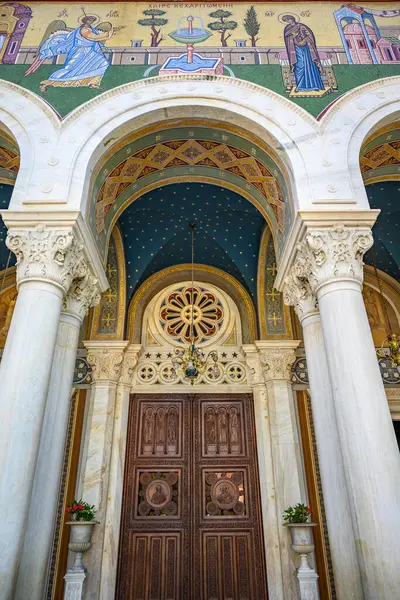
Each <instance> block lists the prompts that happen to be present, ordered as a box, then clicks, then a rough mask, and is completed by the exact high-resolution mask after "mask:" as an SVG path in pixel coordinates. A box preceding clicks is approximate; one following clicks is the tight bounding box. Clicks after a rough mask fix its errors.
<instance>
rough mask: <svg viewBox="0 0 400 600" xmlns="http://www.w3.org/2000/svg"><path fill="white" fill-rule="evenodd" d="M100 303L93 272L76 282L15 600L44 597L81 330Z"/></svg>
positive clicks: (57, 355) (66, 309)
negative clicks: (44, 501) (44, 507)
mask: <svg viewBox="0 0 400 600" xmlns="http://www.w3.org/2000/svg"><path fill="white" fill-rule="evenodd" d="M99 301H100V294H99V288H98V282H97V279H96V278H95V277H93V276H92V275H90V274H89V273H88V274H87V275H86V277H84V278H83V279H82V280H79V281H75V282H73V283H72V285H71V287H70V290H69V292H68V294H67V296H66V297H65V299H64V302H63V308H62V311H61V315H60V323H59V326H58V335H57V342H56V347H55V352H54V357H53V366H52V370H51V377H50V383H49V389H48V393H47V402H46V409H45V414H44V420H43V427H42V434H41V438H40V446H39V454H38V459H37V463H36V471H35V478H34V483H33V489H32V495H31V501H30V506H29V513H28V520H27V525H26V530H25V538H24V545H23V550H22V555H21V560H20V566H19V571H18V580H17V587H16V591H15V595H14V597H15V600H25V599H26V598H28V597H29V599H30V600H42V598H43V596H44V593H45V587H46V579H47V569H48V563H49V558H50V554H51V549H52V541H53V534H54V524H55V519H56V514H57V505H58V496H59V487H60V479H61V472H62V465H63V460H64V451H65V436H66V432H67V426H68V415H69V408H70V397H71V390H72V382H73V376H74V368H75V361H76V352H77V348H78V341H79V331H80V328H81V326H82V322H83V319H84V317H85V315H86V313H87V311H88V310H89V308H91V307H92V306H95V305H96V304H98V302H99ZM44 498H45V499H46V512H45V518H44V514H43V499H44Z"/></svg>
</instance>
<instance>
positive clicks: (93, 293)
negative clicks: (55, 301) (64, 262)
mask: <svg viewBox="0 0 400 600" xmlns="http://www.w3.org/2000/svg"><path fill="white" fill-rule="evenodd" d="M100 298H101V295H100V289H99V282H98V280H97V278H96V277H94V276H93V275H91V274H90V273H87V274H86V275H85V277H83V278H82V279H75V280H74V281H73V282H72V284H71V287H70V289H69V292H68V294H67V295H66V296H65V298H64V301H63V312H67V313H72V314H73V315H75V316H77V317H78V319H79V320H80V321H83V319H84V318H85V316H86V314H87V312H88V310H89V308H92V307H93V306H96V305H97V304H98V303H99V302H100Z"/></svg>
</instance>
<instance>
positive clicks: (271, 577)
mask: <svg viewBox="0 0 400 600" xmlns="http://www.w3.org/2000/svg"><path fill="white" fill-rule="evenodd" d="M243 352H244V353H245V355H246V363H247V370H248V375H249V380H250V383H251V386H252V390H253V400H254V420H255V425H256V435H257V454H258V472H259V478H260V494H261V510H262V518H263V532H264V548H265V562H266V567H267V583H268V597H269V599H270V600H284V587H283V575H282V564H281V553H280V528H281V515H280V514H279V513H278V510H277V504H276V491H275V476H274V460H273V453H272V441H271V427H270V417H269V408H268V399H267V389H266V385H265V381H264V377H263V372H262V365H261V360H260V354H259V352H258V350H257V348H256V347H255V346H254V345H250V344H249V345H246V346H243Z"/></svg>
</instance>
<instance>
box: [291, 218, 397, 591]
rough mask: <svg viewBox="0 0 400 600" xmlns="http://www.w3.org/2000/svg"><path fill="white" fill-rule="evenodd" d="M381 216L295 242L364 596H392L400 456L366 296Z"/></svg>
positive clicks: (312, 231)
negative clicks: (313, 312)
mask: <svg viewBox="0 0 400 600" xmlns="http://www.w3.org/2000/svg"><path fill="white" fill-rule="evenodd" d="M349 212H350V211H349ZM365 213H367V211H365ZM375 218H376V213H375V211H370V215H369V216H368V214H366V215H365V216H364V217H362V216H361V215H360V217H359V221H358V223H356V224H350V225H348V220H346V219H344V218H343V219H342V221H341V222H338V221H339V216H338V218H337V219H336V222H334V224H332V225H329V224H327V222H326V218H325V221H324V222H323V224H322V226H318V223H316V222H314V223H313V224H312V225H310V226H309V227H308V229H307V232H306V235H305V237H304V241H303V242H302V243H301V244H298V246H297V255H296V258H295V263H294V268H295V269H296V273H297V274H301V277H303V278H304V279H307V280H308V281H309V283H310V285H311V289H312V291H313V292H314V293H315V294H316V296H317V299H318V304H319V310H320V313H321V322H322V329H323V336H324V341H325V348H326V354H327V361H328V368H329V372H330V377H331V381H332V390H333V397H334V402H335V413H336V418H337V424H338V430H339V437H340V444H341V448H342V455H343V459H344V469H345V475H346V482H347V489H348V492H349V498H350V502H351V505H352V514H353V515H354V523H353V526H354V530H355V536H356V546H357V550H358V557H359V564H360V568H361V572H362V581H363V591H364V596H365V598H367V599H368V600H376V599H377V598H385V600H386V599H388V600H392V599H393V600H394V599H395V598H397V597H398V594H399V589H400V571H399V569H398V565H397V562H398V561H397V560H396V557H397V555H398V551H399V539H400V494H399V490H400V455H399V451H398V447H397V444H396V439H395V435H394V431H393V425H392V422H391V418H390V413H389V408H388V403H387V400H386V395H385V390H384V387H383V383H382V378H381V375H380V371H379V367H378V361H377V357H376V353H375V349H374V344H373V340H372V335H371V330H370V327H369V323H368V319H367V315H366V311H365V306H364V302H363V298H362V295H361V291H362V281H363V262H362V258H363V255H364V253H365V252H366V251H367V250H368V249H369V248H370V247H371V246H372V243H373V238H372V234H371V230H370V225H371V224H372V223H373V222H374V220H375ZM368 221H369V222H368ZM339 576H340V574H339Z"/></svg>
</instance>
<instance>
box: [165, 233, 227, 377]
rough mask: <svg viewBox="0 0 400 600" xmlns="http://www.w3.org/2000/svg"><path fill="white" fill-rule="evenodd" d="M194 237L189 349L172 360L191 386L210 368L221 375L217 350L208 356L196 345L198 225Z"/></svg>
mask: <svg viewBox="0 0 400 600" xmlns="http://www.w3.org/2000/svg"><path fill="white" fill-rule="evenodd" d="M189 227H190V229H191V237H192V287H191V290H190V298H191V300H190V307H186V308H189V310H190V330H189V338H190V342H189V347H188V348H186V349H185V350H184V349H183V348H176V349H175V356H174V358H173V359H172V361H171V362H172V368H173V372H174V373H175V374H176V373H177V372H181V373H182V374H183V375H184V377H186V378H187V379H189V381H190V385H193V384H194V382H195V380H196V379H197V377H198V376H199V375H201V374H203V373H204V372H205V371H206V370H207V369H208V368H210V367H211V368H212V370H213V375H214V377H215V378H217V377H218V375H219V369H218V353H217V351H216V350H211V351H210V352H209V353H208V354H204V352H202V350H200V349H199V348H197V347H196V345H195V334H194V315H195V311H196V307H195V300H194V291H195V290H194V239H195V236H194V232H195V229H196V223H194V222H191V223H189Z"/></svg>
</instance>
